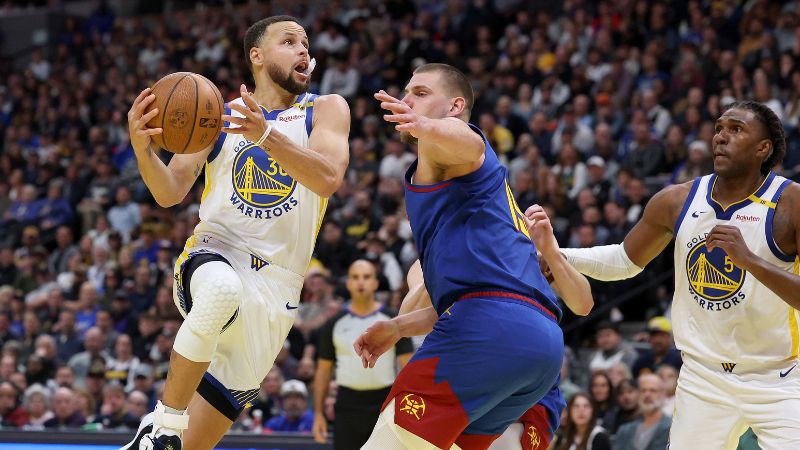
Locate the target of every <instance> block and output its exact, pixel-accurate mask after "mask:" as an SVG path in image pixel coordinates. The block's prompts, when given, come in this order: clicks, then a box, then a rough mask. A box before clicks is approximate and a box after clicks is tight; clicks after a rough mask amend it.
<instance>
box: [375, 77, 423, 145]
mask: <svg viewBox="0 0 800 450" xmlns="http://www.w3.org/2000/svg"><path fill="white" fill-rule="evenodd" d="M375 99H376V100H380V102H381V108H382V109H385V110H387V111H389V112H391V114H384V115H383V120H385V121H387V122H392V123H396V124H397V125H395V126H394V129H395V130H397V131H400V132H403V131H405V132H407V133H409V134H411V135H412V136H414V137H415V138H418V139H419V137H420V135H421V134H422V131H423V128H424V127H425V124H426V118H425V117H423V116H421V115H419V114H417V113H415V112H414V111H413V110H412V109H411V107H410V106H408V104H406V103H405V102H403V101H402V100H399V99H396V98H394V97H392V96H391V95H389V94H387V93H386V91H384V90H383V89H381V90H380V91H378V92H376V93H375Z"/></svg>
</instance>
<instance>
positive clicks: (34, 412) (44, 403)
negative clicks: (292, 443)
mask: <svg viewBox="0 0 800 450" xmlns="http://www.w3.org/2000/svg"><path fill="white" fill-rule="evenodd" d="M22 406H23V408H25V412H26V413H27V414H28V421H27V423H25V426H24V427H25V428H26V429H29V430H42V429H44V427H45V425H44V424H45V422H47V421H48V420H50V419H52V418H53V417H54V414H53V411H51V410H50V391H49V390H47V388H45V387H44V386H42V385H41V384H38V383H37V384H33V385H31V386H30V387H28V389H26V390H25V396H24V398H23V400H22Z"/></svg>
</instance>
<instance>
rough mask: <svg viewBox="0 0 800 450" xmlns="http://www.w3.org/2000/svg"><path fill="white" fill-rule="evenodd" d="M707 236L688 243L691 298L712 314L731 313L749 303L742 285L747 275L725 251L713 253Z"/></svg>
mask: <svg viewBox="0 0 800 450" xmlns="http://www.w3.org/2000/svg"><path fill="white" fill-rule="evenodd" d="M707 236H708V233H707V232H706V233H703V234H700V235H697V236H695V237H693V238H691V239H689V240H688V241H687V242H686V243H685V245H686V247H687V253H688V254H687V256H686V270H685V274H686V278H687V280H688V285H687V287H688V290H689V295H690V296H691V297H692V298H693V299H694V301H695V302H697V304H698V305H699V306H700V307H701V308H705V309H706V310H708V311H722V310H727V309H730V308H732V307H735V306H738V305H739V304H740V303H741V302H743V301H744V300H745V298H746V295H745V293H744V292H743V291H742V284H743V283H744V279H745V276H746V275H747V272H745V271H744V270H742V269H741V268H740V267H738V266H737V265H736V264H734V263H733V261H732V260H731V258H730V256H728V255H727V254H726V253H725V251H724V250H722V249H720V248H715V249H714V250H712V251H709V250H708V247H706V237H707Z"/></svg>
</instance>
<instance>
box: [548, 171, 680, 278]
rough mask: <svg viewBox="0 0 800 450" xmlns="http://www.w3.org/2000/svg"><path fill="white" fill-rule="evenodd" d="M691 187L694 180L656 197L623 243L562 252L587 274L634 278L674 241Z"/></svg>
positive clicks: (666, 189)
mask: <svg viewBox="0 0 800 450" xmlns="http://www.w3.org/2000/svg"><path fill="white" fill-rule="evenodd" d="M690 190H691V183H685V184H679V185H675V186H670V187H668V188H665V189H663V190H661V191H660V192H659V193H657V194H656V195H655V196H653V198H652V199H651V200H650V201H649V202H648V203H647V206H646V207H645V208H644V213H643V215H642V218H641V219H639V222H637V223H636V225H634V227H633V228H632V229H631V231H630V232H629V233H628V235H627V236H625V240H624V241H623V243H622V244H613V245H601V246H596V247H590V248H565V249H562V250H561V252H562V253H563V254H564V256H566V258H567V261H569V263H570V264H571V265H572V266H573V267H575V268H576V269H578V272H580V273H582V274H584V275H586V276H587V277H591V278H594V279H597V280H601V281H615V280H625V279H627V278H633V277H635V276H636V275H638V274H639V273H640V272H641V271H642V270H643V269H644V267H645V266H646V265H647V264H649V263H650V261H652V260H653V259H655V257H656V256H658V255H659V254H660V253H661V252H662V251H664V249H665V248H666V247H667V245H669V243H670V241H672V237H673V233H674V229H675V221H676V220H677V214H678V209H679V208H680V205H683V203H684V201H685V200H686V197H687V196H688V195H689V191H690Z"/></svg>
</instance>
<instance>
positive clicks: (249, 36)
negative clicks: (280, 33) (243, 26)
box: [244, 15, 303, 72]
mask: <svg viewBox="0 0 800 450" xmlns="http://www.w3.org/2000/svg"><path fill="white" fill-rule="evenodd" d="M278 22H294V23H296V24H298V25H300V26H301V27H302V26H303V24H302V23H300V20H299V19H297V18H296V17H292V16H286V15H281V16H271V17H267V18H266V19H261V20H259V21H258V22H256V23H254V24H252V25H250V28H248V29H247V32H246V33H245V34H244V59H245V61H247V67H249V68H250V71H251V72H252V71H253V63H252V62H250V49H251V48H253V47H258V44H259V43H261V38H262V37H264V33H266V31H267V28H269V26H270V25H272V24H273V23H278Z"/></svg>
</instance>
